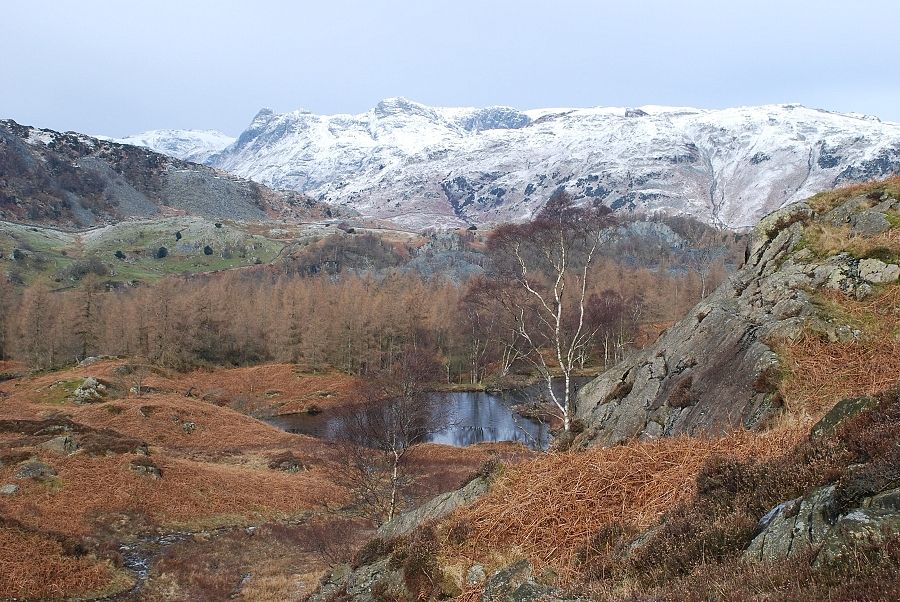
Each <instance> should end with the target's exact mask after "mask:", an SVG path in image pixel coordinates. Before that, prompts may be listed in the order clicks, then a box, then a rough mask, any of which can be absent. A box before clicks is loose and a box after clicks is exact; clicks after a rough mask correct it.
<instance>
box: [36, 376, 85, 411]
mask: <svg viewBox="0 0 900 602" xmlns="http://www.w3.org/2000/svg"><path fill="white" fill-rule="evenodd" d="M83 382H84V379H83V378H73V379H70V380H61V381H59V382H57V383H54V384H52V385H50V386H49V387H47V388H45V389H44V390H43V391H41V397H40V399H39V401H40V403H46V404H50V405H65V404H66V403H69V402H72V401H73V400H74V398H75V389H77V388H78V387H80V386H81V384H82V383H83Z"/></svg>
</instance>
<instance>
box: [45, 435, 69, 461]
mask: <svg viewBox="0 0 900 602" xmlns="http://www.w3.org/2000/svg"><path fill="white" fill-rule="evenodd" d="M41 447H42V448H44V449H46V450H49V451H51V452H53V453H54V454H59V455H61V456H68V455H69V454H71V453H74V452H75V451H76V450H77V449H78V443H77V442H76V441H75V439H74V438H73V437H72V436H71V435H59V436H58V437H53V438H52V439H50V440H49V441H45V442H44V443H42V444H41Z"/></svg>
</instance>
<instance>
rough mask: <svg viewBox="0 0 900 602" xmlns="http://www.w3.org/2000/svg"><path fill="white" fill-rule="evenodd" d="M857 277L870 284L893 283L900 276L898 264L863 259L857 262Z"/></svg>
mask: <svg viewBox="0 0 900 602" xmlns="http://www.w3.org/2000/svg"><path fill="white" fill-rule="evenodd" d="M859 277H860V278H862V279H863V280H866V281H867V282H871V283H872V284H894V283H896V282H897V279H898V278H900V265H897V264H895V263H885V262H883V261H881V260H879V259H863V260H861V261H860V262H859Z"/></svg>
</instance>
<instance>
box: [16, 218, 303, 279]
mask: <svg viewBox="0 0 900 602" xmlns="http://www.w3.org/2000/svg"><path fill="white" fill-rule="evenodd" d="M251 230H260V228H258V227H251V226H249V225H245V224H242V223H237V222H224V223H222V224H221V227H219V228H217V227H216V226H215V224H214V223H213V222H210V221H206V220H204V219H202V218H196V217H171V218H163V219H158V220H141V221H127V222H121V223H119V224H116V225H113V226H107V227H104V228H98V229H95V230H89V231H86V232H84V233H68V232H60V231H57V230H52V229H48V228H40V227H36V226H22V225H19V224H12V223H9V222H0V253H2V255H3V258H2V259H0V261H2V262H3V264H0V265H3V267H4V268H5V269H4V271H8V272H11V273H13V274H15V275H16V276H17V277H18V279H19V280H21V281H23V282H25V283H26V284H27V283H31V282H34V281H35V280H38V279H49V280H54V281H56V283H57V285H60V286H67V285H71V284H74V283H75V279H74V278H73V277H72V276H71V275H70V274H67V273H66V269H67V268H70V267H71V266H72V265H73V264H75V263H76V262H79V261H82V262H83V261H85V260H88V259H91V258H96V259H97V260H99V261H100V262H101V263H102V264H103V265H104V266H105V267H106V269H107V271H108V274H107V275H106V276H102V278H103V279H104V280H108V281H110V282H114V283H127V282H132V281H142V282H152V281H155V280H159V279H160V278H163V277H165V276H168V275H171V274H188V273H197V272H211V271H217V270H225V269H231V268H236V267H242V266H248V265H253V264H254V263H269V262H271V261H272V260H273V259H274V258H275V257H276V256H277V255H278V254H279V252H280V251H281V249H282V248H283V247H284V244H285V242H284V241H283V240H279V239H278V238H276V237H275V236H271V235H270V236H267V235H266V233H267V231H266V230H265V229H262V232H261V233H255V232H253V231H251ZM176 232H180V233H181V239H180V240H176V235H175V233H176ZM206 246H209V247H210V248H211V249H212V251H213V252H212V254H211V255H206V254H205V253H204V247H206ZM160 247H165V248H166V250H167V251H168V254H167V256H166V257H164V258H158V257H157V252H158V250H159V248H160ZM14 249H20V250H25V251H27V252H26V253H25V258H24V259H21V260H15V259H14V258H13V251H14ZM117 251H121V252H122V253H124V255H125V258H124V259H119V258H117V257H116V255H115V254H116V252H117ZM7 262H8V263H7Z"/></svg>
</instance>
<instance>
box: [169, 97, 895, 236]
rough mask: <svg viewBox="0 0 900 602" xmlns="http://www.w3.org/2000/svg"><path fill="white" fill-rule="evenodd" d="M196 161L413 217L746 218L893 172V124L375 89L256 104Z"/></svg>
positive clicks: (373, 211)
mask: <svg viewBox="0 0 900 602" xmlns="http://www.w3.org/2000/svg"><path fill="white" fill-rule="evenodd" d="M166 144H167V143H166V142H164V141H159V142H158V143H157V146H155V148H157V149H158V150H164V149H165V146H166ZM208 163H209V164H210V165H213V166H215V167H218V168H220V169H224V170H227V171H229V172H231V173H234V174H236V175H238V176H241V177H244V178H250V179H253V180H255V181H257V182H260V183H262V184H265V185H267V186H271V187H273V188H277V189H291V190H297V191H302V192H305V193H307V194H309V195H311V196H313V197H314V198H317V199H320V200H323V201H327V202H330V203H336V204H342V205H346V206H349V207H353V208H354V209H357V210H359V211H360V212H361V213H363V214H364V215H369V216H377V217H381V218H389V219H391V220H393V221H394V222H396V223H398V224H401V225H404V226H409V227H415V228H421V227H425V226H432V225H445V226H446V225H454V226H458V225H461V224H466V223H477V224H482V223H501V222H507V221H522V220H527V219H529V218H530V217H533V216H534V214H535V212H536V210H537V209H539V208H540V207H541V206H542V204H543V203H544V202H545V201H546V199H548V198H549V197H550V196H551V194H552V193H553V192H554V191H555V190H556V189H557V188H559V187H564V188H565V189H567V190H568V191H569V192H570V193H572V194H573V195H574V196H575V197H577V198H582V199H600V200H602V201H603V202H604V203H605V204H606V205H608V206H611V207H613V208H616V209H622V210H636V211H643V212H652V211H656V210H664V211H668V212H672V213H681V214H688V215H691V216H694V217H697V218H699V219H702V220H705V221H707V222H709V223H714V224H717V225H720V226H727V227H729V228H748V227H751V226H753V225H754V224H755V223H756V222H757V221H758V220H759V219H760V218H761V217H762V216H764V215H765V214H767V213H769V212H770V211H772V210H774V209H777V208H779V207H781V206H783V205H785V204H787V203H790V202H793V201H798V200H801V199H803V198H806V197H808V196H810V195H811V194H814V193H816V192H820V191H822V190H827V189H830V188H833V187H835V186H838V185H841V184H843V183H847V182H854V181H861V180H868V179H872V178H877V177H884V176H886V175H889V174H891V173H892V172H894V171H895V170H897V169H898V167H900V124H896V123H888V122H881V121H879V120H878V119H876V118H872V117H866V116H861V115H856V114H841V113H834V112H828V111H822V110H815V109H810V108H806V107H803V106H799V105H767V106H760V107H742V108H734V109H724V110H704V109H692V108H679V107H656V106H648V107H642V108H637V109H625V108H592V109H576V108H569V109H537V110H530V111H520V110H518V109H513V108H508V107H488V108H480V109H474V108H439V107H430V106H426V105H422V104H418V103H415V102H412V101H409V100H406V99H403V98H390V99H386V100H384V101H382V102H380V103H378V105H377V106H375V107H374V108H373V109H371V110H370V111H368V112H366V113H362V114H358V115H330V116H326V115H316V114H313V113H310V112H308V111H303V110H298V111H293V112H290V113H284V114H276V113H274V112H273V111H271V110H268V109H263V110H262V111H260V112H259V113H258V114H257V115H256V117H255V118H254V119H253V121H252V122H251V123H250V125H249V126H248V127H247V129H246V130H245V131H244V132H243V133H242V134H241V135H240V136H239V137H238V139H237V141H236V142H234V144H232V145H231V146H229V147H227V148H225V149H224V150H222V151H221V152H219V153H216V154H214V155H212V156H211V157H210V158H209V159H208Z"/></svg>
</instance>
